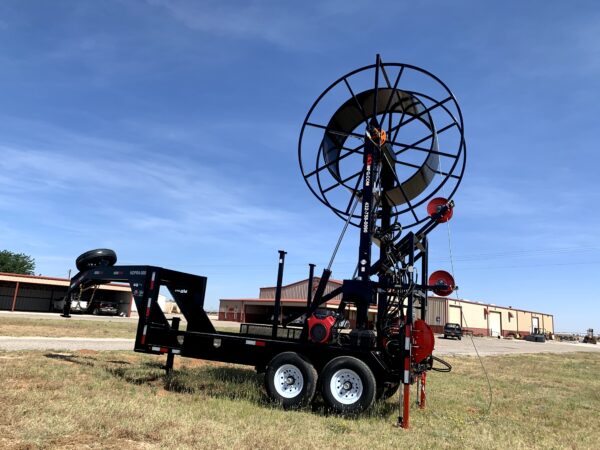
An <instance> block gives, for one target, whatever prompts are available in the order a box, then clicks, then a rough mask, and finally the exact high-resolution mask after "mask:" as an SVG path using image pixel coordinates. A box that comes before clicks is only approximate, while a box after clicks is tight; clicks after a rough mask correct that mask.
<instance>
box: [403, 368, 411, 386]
mask: <svg viewBox="0 0 600 450" xmlns="http://www.w3.org/2000/svg"><path fill="white" fill-rule="evenodd" d="M409 380H410V377H409V373H408V370H405V371H404V384H408V383H409Z"/></svg>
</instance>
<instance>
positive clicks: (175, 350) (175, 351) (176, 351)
mask: <svg viewBox="0 0 600 450" xmlns="http://www.w3.org/2000/svg"><path fill="white" fill-rule="evenodd" d="M171 353H173V354H174V355H179V354H180V353H181V350H177V349H176V348H174V349H173V350H171Z"/></svg>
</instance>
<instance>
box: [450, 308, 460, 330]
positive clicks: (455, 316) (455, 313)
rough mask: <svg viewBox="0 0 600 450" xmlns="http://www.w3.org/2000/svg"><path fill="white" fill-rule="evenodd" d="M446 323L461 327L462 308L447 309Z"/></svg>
mask: <svg viewBox="0 0 600 450" xmlns="http://www.w3.org/2000/svg"><path fill="white" fill-rule="evenodd" d="M448 323H457V324H459V325H461V326H462V308H461V307H460V306H450V307H449V308H448Z"/></svg>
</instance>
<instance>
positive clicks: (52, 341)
mask: <svg viewBox="0 0 600 450" xmlns="http://www.w3.org/2000/svg"><path fill="white" fill-rule="evenodd" d="M134 342H135V341H134V340H133V339H113V338H102V339H96V338H51V337H10V336H0V350H5V351H9V352H10V351H18V350H98V351H100V350H132V349H133V343H134Z"/></svg>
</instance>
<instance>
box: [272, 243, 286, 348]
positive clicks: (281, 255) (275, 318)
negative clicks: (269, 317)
mask: <svg viewBox="0 0 600 450" xmlns="http://www.w3.org/2000/svg"><path fill="white" fill-rule="evenodd" d="M286 253H287V252H284V251H283V250H279V267H278V269H277V287H276V288H275V307H274V308H273V333H272V336H273V337H274V338H275V337H277V328H278V327H279V316H280V315H281V285H282V283H283V264H284V262H285V255H286Z"/></svg>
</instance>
